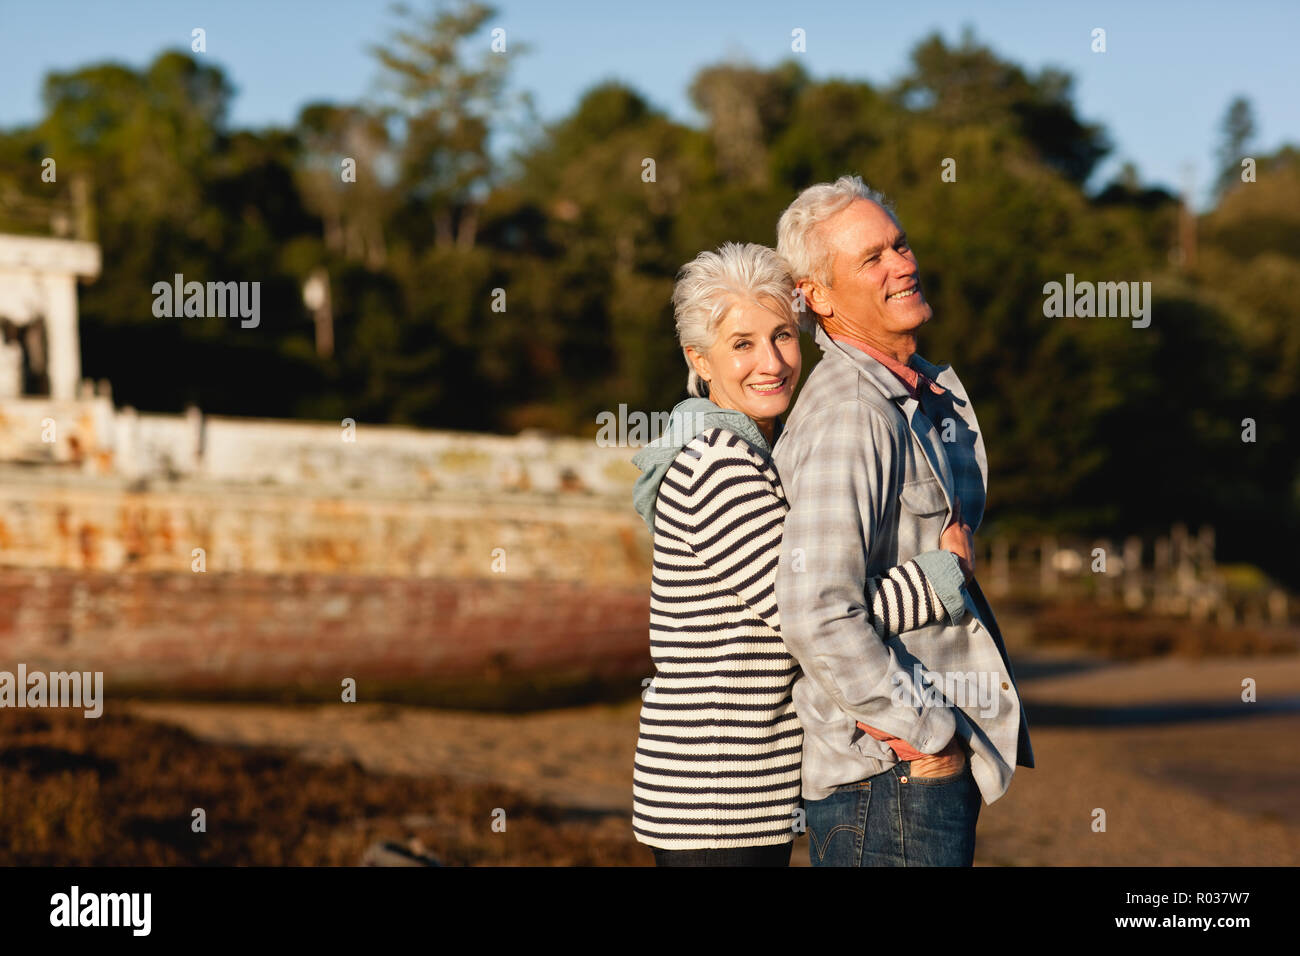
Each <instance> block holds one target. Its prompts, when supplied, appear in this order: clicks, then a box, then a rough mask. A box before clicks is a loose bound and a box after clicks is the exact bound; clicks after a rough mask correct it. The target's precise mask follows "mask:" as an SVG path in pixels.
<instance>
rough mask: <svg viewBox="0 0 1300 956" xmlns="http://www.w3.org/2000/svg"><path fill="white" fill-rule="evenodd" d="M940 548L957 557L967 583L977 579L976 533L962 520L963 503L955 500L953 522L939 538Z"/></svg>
mask: <svg viewBox="0 0 1300 956" xmlns="http://www.w3.org/2000/svg"><path fill="white" fill-rule="evenodd" d="M939 546H940V547H941V548H943V549H945V550H947V551H951V552H952V553H953V554H955V555H957V564H958V565H959V566H960V567H961V573H962V576H963V577H965V578H966V583H967V584H970V579H971V578H973V577H975V532H974V531H972V530H971V526H970V525H968V524H965V523H964V522H963V521H962V520H961V501H960V500H955V501H954V504H953V509H952V521H951V522H949V524H948V527H946V528H944V529H943V534H941V535H940V536H939Z"/></svg>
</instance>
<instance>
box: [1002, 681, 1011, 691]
mask: <svg viewBox="0 0 1300 956" xmlns="http://www.w3.org/2000/svg"><path fill="white" fill-rule="evenodd" d="M1002 689H1003V690H1010V689H1011V685H1010V684H1008V683H1007V682H1006V681H1003V682H1002Z"/></svg>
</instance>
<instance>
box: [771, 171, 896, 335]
mask: <svg viewBox="0 0 1300 956" xmlns="http://www.w3.org/2000/svg"><path fill="white" fill-rule="evenodd" d="M858 199H870V200H871V201H872V202H874V203H878V204H879V205H880V206H881V207H883V208H884V210H885V211H886V212H888V213H889V215H890V216H892V217H893V219H894V221H895V222H897V221H898V217H897V216H895V215H894V211H893V210H892V209H891V208H890V207H889V203H888V201H887V200H886V199H885V196H884V194H883V193H881V192H878V191H877V190H875V189H872V188H871V187H869V186H868V185H867V184H866V183H864V182H863V181H862V177H861V176H841V177H840V178H839V179H837V180H835V182H833V183H818V184H817V185H815V186H809V187H808V188H807V189H805V190H804V191H803V192H801V193H800V194H799V195H798V196H797V197H795V200H794V202H792V203H790V205H789V206H787V207H786V210H785V212H783V213H782V214H781V220H780V222H778V223H777V224H776V248H777V252H779V253H780V254H781V257H782V258H783V259H785V260H786V261H787V262H788V263H790V271H791V272H792V273H793V274H794V278H795V281H798V280H799V279H814V280H816V281H817V282H819V283H820V284H821V285H824V286H825V287H826V288H828V289H829V288H830V287H831V250H830V248H829V247H828V246H827V244H826V240H825V238H824V237H823V236H822V234H821V230H820V229H819V228H818V227H819V226H820V225H821V224H822V223H823V222H825V221H826V220H827V219H829V218H831V216H834V215H835V214H836V213H837V212H839V211H840V210H842V209H844V208H846V207H847V206H849V205H850V204H851V203H853V202H854V201H856V200H858ZM800 319H801V324H802V325H803V327H804V328H805V329H807V328H810V327H811V326H810V323H809V322H808V321H805V320H806V319H811V310H810V309H807V308H806V307H805V309H804V310H803V312H802V313H801V314H800Z"/></svg>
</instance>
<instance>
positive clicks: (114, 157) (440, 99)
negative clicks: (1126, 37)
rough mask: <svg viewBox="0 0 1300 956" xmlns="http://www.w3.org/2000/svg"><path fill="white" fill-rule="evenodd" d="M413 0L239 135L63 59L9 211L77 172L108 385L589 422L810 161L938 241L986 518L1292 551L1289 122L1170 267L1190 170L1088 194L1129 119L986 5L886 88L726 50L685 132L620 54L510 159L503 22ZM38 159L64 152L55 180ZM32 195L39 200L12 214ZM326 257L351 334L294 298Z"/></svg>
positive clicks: (663, 381) (400, 417)
mask: <svg viewBox="0 0 1300 956" xmlns="http://www.w3.org/2000/svg"><path fill="white" fill-rule="evenodd" d="M397 13H398V16H399V17H400V18H401V25H400V26H399V27H398V28H397V29H396V30H395V32H394V34H393V37H392V39H391V40H390V42H389V43H387V44H386V45H385V46H384V47H383V48H381V49H379V50H377V51H376V56H377V62H378V65H379V69H380V75H381V80H382V81H383V88H384V89H385V91H386V93H385V98H384V99H383V100H382V101H381V102H378V103H375V104H367V103H355V104H340V103H316V104H312V105H310V106H308V107H306V108H304V110H303V111H302V112H301V114H300V115H299V117H298V118H297V120H296V122H295V124H294V125H293V127H292V128H290V129H284V130H276V129H270V130H261V131H257V132H254V131H246V130H230V129H229V128H228V127H227V124H226V121H225V114H226V107H227V104H228V102H229V98H230V95H231V93H230V86H229V83H228V82H227V80H226V78H225V77H224V76H223V75H222V73H221V72H220V70H218V69H216V68H214V67H210V66H205V65H200V64H199V63H197V62H196V61H195V60H193V59H192V58H191V57H189V56H188V55H186V54H181V53H164V54H162V55H160V56H159V57H158V58H157V59H156V60H155V61H154V62H153V63H152V64H150V65H149V66H148V67H146V68H145V69H143V70H139V71H136V70H132V69H129V68H127V67H123V66H120V65H116V64H101V65H94V66H88V67H84V68H82V69H78V70H73V71H70V72H67V73H58V74H52V75H51V76H50V77H48V79H47V83H46V92H45V104H46V115H45V117H44V119H43V120H42V122H41V123H40V124H38V125H37V126H35V127H32V128H30V129H20V130H10V131H8V132H5V133H3V134H0V160H3V162H0V223H3V224H4V226H5V228H23V229H28V228H30V227H31V224H32V223H33V222H36V221H37V220H46V219H54V218H57V217H58V216H61V215H66V213H65V212H60V209H65V210H66V209H67V208H72V206H73V205H75V204H73V203H72V202H71V200H72V194H73V192H75V191H76V190H77V189H80V190H82V192H83V193H84V194H86V195H88V196H89V197H90V203H89V210H88V212H89V215H88V216H87V217H86V220H87V221H88V222H90V223H91V226H92V228H93V229H94V231H95V237H96V238H97V240H98V241H99V242H100V244H101V246H102V248H103V250H104V274H103V276H102V278H101V279H100V280H99V281H98V282H97V283H95V284H93V285H91V286H89V287H88V288H87V289H86V291H85V292H84V293H83V297H82V316H83V352H84V357H83V360H84V363H85V367H86V371H87V374H89V375H92V376H94V377H107V378H109V379H111V380H112V381H113V383H114V387H115V392H116V395H117V397H118V399H119V400H120V401H122V402H124V403H125V402H129V403H131V404H135V405H137V406H138V407H141V408H146V409H159V410H176V409H178V408H179V407H180V405H181V404H182V403H183V402H184V401H187V400H188V401H197V402H198V403H199V404H200V405H201V406H202V407H203V408H204V409H205V410H207V411H210V412H227V413H231V412H233V413H238V414H250V415H305V416H312V417H319V418H329V419H338V418H342V417H345V416H350V417H353V418H356V419H358V420H360V421H374V422H394V423H404V424H411V425H420V426H425V427H438V428H453V429H474V430H492V431H502V432H513V431H517V430H519V429H521V428H527V427H540V428H545V429H550V430H552V431H557V432H568V433H575V434H587V435H591V434H594V432H595V430H596V426H595V416H596V414H597V413H598V412H600V411H603V410H613V409H616V408H617V406H618V405H619V404H621V403H626V404H627V405H628V406H629V407H630V408H632V409H639V410H644V411H655V410H660V409H665V408H667V407H669V406H671V405H672V404H673V403H675V402H676V401H678V400H679V399H680V398H682V397H683V396H684V385H685V378H686V375H685V371H686V369H685V363H684V361H683V359H682V356H681V352H680V349H679V348H678V346H677V343H676V341H675V337H674V331H673V323H672V313H671V306H670V295H671V292H672V287H673V281H674V277H675V275H676V274H677V271H678V269H679V268H680V267H681V266H682V265H683V264H684V263H686V262H688V261H689V260H690V259H692V258H694V257H695V256H696V255H697V254H698V253H699V252H701V251H702V250H708V249H715V248H717V246H719V245H720V244H721V243H722V242H724V241H728V240H732V241H740V242H745V241H750V242H761V243H765V244H768V245H774V244H775V240H776V235H775V227H776V221H777V218H778V217H779V215H780V213H781V211H782V210H783V209H784V208H785V206H786V205H787V204H788V203H789V202H790V200H791V199H792V198H793V197H794V196H795V194H796V193H797V191H798V190H800V189H802V188H804V187H806V186H808V185H810V184H811V183H814V182H818V181H828V180H833V179H835V178H836V177H838V176H840V175H843V174H845V173H857V174H860V175H862V176H863V178H864V179H866V181H867V182H868V183H869V184H871V185H872V186H874V187H876V188H879V189H881V190H883V191H884V192H885V193H886V194H887V195H888V196H889V197H890V199H891V201H892V202H893V204H894V207H895V209H896V211H897V214H898V215H899V217H900V219H901V220H902V222H903V224H904V226H905V227H906V228H907V230H908V232H909V235H910V237H911V241H912V245H913V247H914V248H915V249H916V251H917V254H918V256H919V261H920V267H921V274H922V277H923V279H924V282H925V285H926V290H927V295H928V297H929V299H930V300H931V302H932V303H933V304H934V308H935V318H934V321H933V322H932V323H931V324H930V325H929V326H927V327H926V329H925V330H923V333H922V339H921V351H922V353H923V354H924V355H926V356H927V357H928V358H930V359H932V360H934V361H939V362H950V363H952V364H953V365H954V366H955V367H956V368H957V370H958V371H959V373H960V374H961V376H962V378H963V380H964V381H965V382H966V383H967V386H968V388H969V389H970V391H971V394H972V397H973V399H974V401H975V402H976V404H977V406H978V408H979V414H980V419H981V422H982V424H983V427H984V429H985V432H986V434H987V436H988V447H989V456H990V468H991V472H992V474H991V477H990V485H991V497H990V502H989V510H988V520H989V521H990V522H992V523H994V524H997V525H1001V526H1003V527H1023V528H1028V527H1040V528H1057V529H1067V528H1068V529H1075V530H1085V529H1086V530H1090V531H1096V532H1098V533H1110V534H1115V533H1130V532H1133V531H1139V530H1159V529H1164V528H1166V527H1167V526H1168V523H1169V522H1170V521H1172V520H1184V521H1187V522H1189V523H1190V524H1192V525H1197V524H1200V523H1203V522H1209V523H1214V524H1216V525H1218V526H1219V536H1220V537H1219V540H1220V543H1221V550H1222V551H1223V553H1224V555H1225V556H1226V557H1232V556H1233V554H1234V549H1235V553H1237V554H1250V555H1252V557H1255V558H1258V557H1259V555H1260V551H1261V548H1263V551H1264V553H1265V557H1269V556H1270V555H1271V560H1272V568H1273V570H1274V571H1276V572H1279V573H1282V574H1286V573H1288V570H1289V571H1290V573H1291V574H1292V576H1294V574H1295V573H1296V572H1295V569H1294V562H1293V561H1290V560H1289V557H1288V556H1287V554H1286V552H1285V549H1283V548H1282V547H1281V546H1280V544H1279V545H1276V546H1275V545H1271V544H1265V545H1260V543H1259V542H1258V541H1257V540H1255V541H1252V540H1249V538H1250V536H1251V534H1252V532H1251V531H1250V530H1249V529H1255V528H1258V527H1260V526H1261V522H1263V523H1264V526H1267V527H1270V528H1276V529H1277V533H1276V535H1275V537H1276V540H1277V541H1278V542H1281V541H1283V540H1288V536H1287V534H1286V532H1287V531H1288V530H1295V529H1297V527H1300V481H1298V480H1297V476H1300V453H1298V452H1297V450H1296V449H1297V448H1298V447H1300V443H1297V441H1296V438H1297V435H1296V426H1295V424H1294V423H1295V422H1296V421H1297V418H1298V416H1300V324H1298V323H1296V322H1295V314H1296V305H1297V298H1296V297H1297V293H1296V283H1295V281H1294V280H1295V276H1296V275H1297V274H1300V273H1298V271H1297V270H1298V269H1300V213H1298V212H1297V210H1300V154H1297V153H1296V151H1295V150H1293V149H1289V148H1288V149H1284V150H1282V151H1280V152H1279V153H1278V154H1276V155H1274V156H1260V157H1256V158H1257V160H1258V170H1257V182H1255V183H1240V182H1239V180H1238V181H1236V182H1234V184H1233V188H1231V189H1226V190H1225V191H1224V192H1223V194H1222V196H1221V199H1220V201H1219V204H1218V205H1217V206H1216V208H1215V209H1214V210H1213V211H1212V212H1210V213H1209V214H1208V215H1206V216H1204V217H1201V219H1200V220H1199V222H1198V223H1197V225H1198V228H1199V243H1198V246H1197V250H1198V255H1197V256H1196V258H1195V259H1194V260H1192V259H1191V258H1190V257H1189V258H1187V259H1185V260H1184V261H1186V262H1187V263H1188V265H1187V266H1186V267H1181V266H1175V265H1174V264H1173V263H1174V258H1173V257H1172V256H1171V251H1172V248H1173V245H1174V242H1175V237H1176V235H1177V229H1178V225H1179V216H1180V209H1179V205H1178V202H1177V200H1176V199H1175V198H1174V197H1173V196H1172V195H1170V194H1169V193H1168V192H1166V191H1164V190H1162V189H1156V188H1144V187H1143V185H1142V183H1141V180H1140V177H1139V175H1138V172H1137V170H1136V169H1134V168H1132V167H1131V166H1129V167H1126V168H1125V169H1124V170H1123V171H1122V172H1121V173H1120V175H1119V176H1118V177H1117V179H1116V180H1115V181H1114V182H1112V183H1110V184H1108V185H1106V186H1104V187H1103V188H1101V189H1100V190H1098V191H1096V192H1095V193H1093V194H1089V193H1088V192H1087V191H1085V188H1084V184H1085V182H1087V181H1088V180H1089V178H1090V176H1091V174H1092V172H1093V170H1094V168H1095V166H1096V164H1097V162H1098V160H1099V159H1101V158H1102V157H1103V156H1104V155H1106V153H1107V152H1108V150H1109V144H1108V142H1107V139H1106V135H1105V132H1104V131H1103V130H1102V129H1101V127H1099V126H1098V125H1096V124H1094V123H1091V122H1089V121H1087V120H1085V119H1084V118H1082V117H1081V116H1079V115H1078V113H1077V112H1076V109H1075V106H1074V103H1073V97H1072V93H1071V80H1070V78H1069V77H1068V76H1067V75H1065V74H1063V73H1061V72H1059V71H1056V70H1052V69H1045V70H1041V71H1039V72H1038V73H1033V74H1031V73H1028V72H1026V71H1025V70H1024V69H1022V68H1021V67H1019V66H1018V65H1016V64H1014V63H1010V62H1007V61H1005V60H1003V59H1002V58H1000V57H999V56H997V54H996V53H994V51H992V50H991V49H989V48H988V47H986V46H983V45H981V44H980V43H978V42H977V41H976V40H975V38H974V37H973V36H971V35H970V34H966V35H965V36H963V37H962V39H961V41H960V42H959V43H958V44H956V45H950V44H948V43H946V42H945V41H944V40H943V39H942V37H940V36H938V35H935V36H932V37H928V38H926V39H925V40H923V41H922V42H921V43H920V44H918V46H917V47H916V49H915V50H914V52H913V55H912V60H911V65H910V67H909V69H908V71H907V73H906V74H905V75H904V76H902V77H900V78H899V80H898V81H897V82H896V83H895V84H893V85H892V86H890V87H888V88H877V87H875V86H872V85H870V84H867V83H864V82H860V81H856V80H854V79H852V78H837V79H828V80H817V81H815V80H813V79H811V78H810V77H809V76H808V75H807V73H806V72H805V71H804V70H803V68H802V67H801V66H800V65H799V64H798V63H796V62H794V61H790V62H787V63H783V64H780V65H778V66H777V67H775V68H773V69H770V70H763V69H758V68H755V67H753V66H750V65H746V64H737V63H723V64H717V65H713V66H710V67H708V68H706V69H704V70H702V71H701V72H700V73H699V74H698V75H697V76H696V77H695V79H694V81H693V82H692V84H691V86H690V90H689V92H690V95H691V97H692V100H693V101H694V103H695V104H696V106H697V107H698V108H699V110H700V113H701V115H702V116H703V117H704V122H703V124H702V125H701V126H700V127H699V128H696V127H693V126H688V125H684V124H681V123H677V122H674V121H673V120H671V119H670V118H668V117H667V116H665V115H664V114H662V113H661V112H660V111H658V110H656V109H654V108H653V107H652V106H651V105H650V104H649V103H648V102H647V100H646V99H645V98H644V97H643V96H642V95H641V93H640V92H638V91H636V90H634V89H630V88H628V87H627V86H625V85H622V84H619V83H614V82H607V83H602V84H599V85H597V86H595V87H593V88H592V89H590V90H588V91H587V93H586V94H585V95H584V96H583V97H582V98H581V100H580V102H579V103H578V104H577V105H576V107H575V108H574V109H573V110H572V111H571V112H570V113H569V114H568V115H566V116H564V117H561V118H560V119H558V120H557V121H555V122H553V123H550V124H549V125H546V126H541V125H540V124H538V125H537V126H536V127H535V128H533V129H532V130H531V132H530V135H529V136H528V138H527V139H526V141H525V142H524V145H523V146H522V147H521V148H520V149H519V150H517V152H516V153H515V154H514V155H512V156H511V157H509V159H508V161H506V162H504V163H499V162H497V161H496V160H494V159H493V154H492V152H491V150H490V148H489V147H490V143H491V141H492V136H493V135H494V133H495V132H497V131H499V130H500V129H501V128H502V127H503V125H504V124H507V123H513V122H516V119H515V117H516V115H517V113H518V112H520V111H518V110H516V109H515V108H514V107H515V105H516V101H514V100H512V99H511V98H510V97H509V96H508V95H507V89H508V85H507V79H508V77H507V74H506V68H507V65H508V63H509V62H510V57H503V56H499V55H496V54H492V53H489V52H487V51H488V49H489V47H488V36H487V30H488V29H489V28H490V26H491V24H492V22H493V13H492V11H491V9H490V8H488V7H486V6H483V5H481V4H478V3H473V2H469V0H462V2H458V3H455V4H445V3H444V4H439V5H436V6H435V7H434V8H433V13H432V14H431V15H427V16H417V15H415V14H413V13H411V12H410V11H409V10H407V9H406V8H398V11H397ZM476 51H477V52H476ZM518 52H520V50H519V48H517V47H515V46H514V40H513V39H512V40H511V47H510V55H511V57H512V56H514V55H515V54H516V53H518ZM518 105H521V106H523V107H524V108H525V109H524V110H523V112H525V113H526V112H527V107H528V105H529V104H528V103H527V102H526V101H523V102H522V103H520V104H518ZM1225 123H1226V126H1225V137H1226V138H1225V146H1224V150H1225V152H1224V153H1223V156H1224V157H1225V159H1224V163H1223V168H1224V169H1225V171H1227V169H1228V168H1229V166H1231V167H1232V169H1233V171H1234V175H1237V173H1238V172H1239V169H1240V165H1239V164H1240V156H1239V155H1238V153H1240V151H1241V148H1242V144H1243V143H1244V142H1246V141H1247V140H1248V138H1249V135H1250V133H1251V131H1252V129H1253V124H1252V121H1251V120H1250V117H1249V108H1248V106H1246V105H1245V104H1244V101H1238V102H1237V103H1234V105H1233V107H1232V108H1231V109H1230V111H1229V114H1228V119H1227V120H1226V121H1225ZM44 156H57V157H58V162H59V183H58V184H57V185H55V186H52V188H48V189H44V190H42V189H41V188H39V187H40V185H41V184H40V183H39V164H40V159H41V157H44ZM1227 158H1232V160H1233V162H1232V163H1228V162H1227ZM348 159H351V160H354V161H355V168H356V181H355V182H351V181H348V180H346V179H345V178H343V177H342V176H341V167H342V165H343V163H344V161H345V160H348ZM945 168H950V169H951V172H952V174H955V180H954V181H945V178H944V177H943V176H942V173H943V171H944V169H945ZM948 178H949V179H951V178H952V176H949V177H948ZM77 184H80V185H77ZM15 197H18V198H20V199H30V200H32V201H33V202H37V201H39V203H45V204H46V205H39V203H38V206H36V207H32V208H35V209H36V212H35V213H32V214H30V215H28V216H27V218H26V219H24V218H23V215H21V214H20V213H21V209H20V207H21V205H22V204H21V203H19V202H16V201H15ZM60 203H62V204H63V205H62V206H60ZM37 224H38V225H39V223H37ZM322 269H323V270H324V271H325V273H326V274H327V275H328V276H329V287H330V291H331V299H332V302H331V305H332V318H333V329H334V340H335V346H334V351H333V354H332V355H329V356H325V355H318V354H317V352H316V347H315V343H314V337H313V331H314V330H313V325H312V318H311V317H310V316H309V315H308V314H307V312H306V310H305V308H304V306H303V304H302V299H301V293H300V289H301V287H302V283H303V282H304V281H305V280H306V278H307V277H308V276H309V275H311V274H312V273H313V272H316V271H317V270H322ZM178 272H180V273H184V274H185V276H186V277H187V278H197V279H201V280H202V279H207V278H214V279H220V280H223V281H229V280H257V281H261V282H262V283H263V288H262V310H263V313H264V318H263V325H262V328H260V329H259V330H256V331H254V330H243V329H240V328H239V325H238V322H237V321H233V322H232V321H226V322H222V321H221V320H212V319H192V320H175V319H160V318H156V317H154V316H153V315H152V312H151V310H150V304H151V294H150V289H151V287H152V284H153V283H154V282H156V281H159V280H169V279H170V278H171V276H172V275H173V274H174V273H178ZM1067 273H1068V274H1073V275H1074V276H1075V279H1076V280H1077V281H1088V282H1103V281H1107V282H1111V281H1113V282H1147V281H1149V282H1151V283H1152V289H1153V293H1154V300H1155V301H1154V303H1153V306H1152V313H1151V316H1152V321H1151V325H1150V327H1148V328H1145V329H1137V328H1133V327H1132V325H1131V323H1130V321H1129V319H1127V318H1123V317H1116V318H1063V317H1047V316H1045V315H1044V308H1043V305H1044V285H1045V284H1046V283H1048V282H1053V281H1055V282H1061V281H1063V280H1064V277H1065V276H1066V274H1067ZM494 306H495V307H494ZM502 307H504V308H502ZM815 353H816V350H815V348H811V347H810V346H806V352H805V354H806V357H807V360H808V361H807V362H806V364H805V375H806V374H807V372H808V371H809V370H810V369H811V367H812V364H813V362H815V360H816V358H817V356H816V354H815ZM1247 417H1249V418H1253V419H1255V420H1256V422H1257V441H1256V442H1255V443H1253V444H1252V443H1243V442H1242V441H1241V428H1242V426H1241V421H1242V419H1243V418H1247ZM1255 537H1256V538H1257V537H1258V535H1255ZM1270 548H1271V549H1272V550H1271V551H1270V550H1269V549H1270Z"/></svg>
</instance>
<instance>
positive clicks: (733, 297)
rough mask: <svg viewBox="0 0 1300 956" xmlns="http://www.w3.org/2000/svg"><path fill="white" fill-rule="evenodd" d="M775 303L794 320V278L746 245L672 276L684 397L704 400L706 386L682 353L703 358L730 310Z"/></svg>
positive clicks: (765, 251)
mask: <svg viewBox="0 0 1300 956" xmlns="http://www.w3.org/2000/svg"><path fill="white" fill-rule="evenodd" d="M766 298H771V299H775V300H776V301H777V302H778V303H780V306H781V307H782V308H784V309H788V310H789V312H790V317H791V318H796V317H797V313H796V311H795V308H794V277H793V276H792V275H791V273H790V266H789V265H788V264H787V263H786V261H785V260H784V259H782V258H781V257H780V256H779V255H777V253H776V251H775V250H774V249H769V248H768V247H767V246H760V245H758V244H757V243H753V242H749V243H745V244H744V245H741V244H740V243H736V242H724V243H723V244H722V245H721V246H719V247H718V251H717V252H701V253H700V254H699V255H698V256H696V257H695V258H694V259H692V260H691V261H690V262H688V263H686V265H684V266H682V268H681V270H680V271H679V272H678V273H677V284H676V285H675V286H674V287H673V318H674V319H675V320H676V323H677V341H678V342H679V343H681V347H682V356H683V357H684V358H685V359H686V368H687V369H688V370H689V374H688V375H687V376H686V391H687V392H689V393H690V394H691V395H694V396H697V397H699V398H707V397H708V394H709V386H708V383H706V382H705V381H703V380H702V379H701V378H700V376H699V375H698V374H697V373H696V371H695V366H694V365H692V364H691V360H690V357H689V356H687V355H686V349H687V347H688V346H689V347H690V348H693V349H695V350H696V351H697V352H701V353H704V352H707V351H708V350H709V349H710V348H712V347H713V343H714V341H715V340H716V339H717V333H718V326H719V325H720V324H721V322H722V320H723V319H725V318H726V317H727V313H728V312H729V311H731V308H732V306H734V305H736V304H737V303H738V302H744V301H750V302H754V303H757V304H760V305H764V303H762V302H760V301H759V300H761V299H766Z"/></svg>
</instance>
